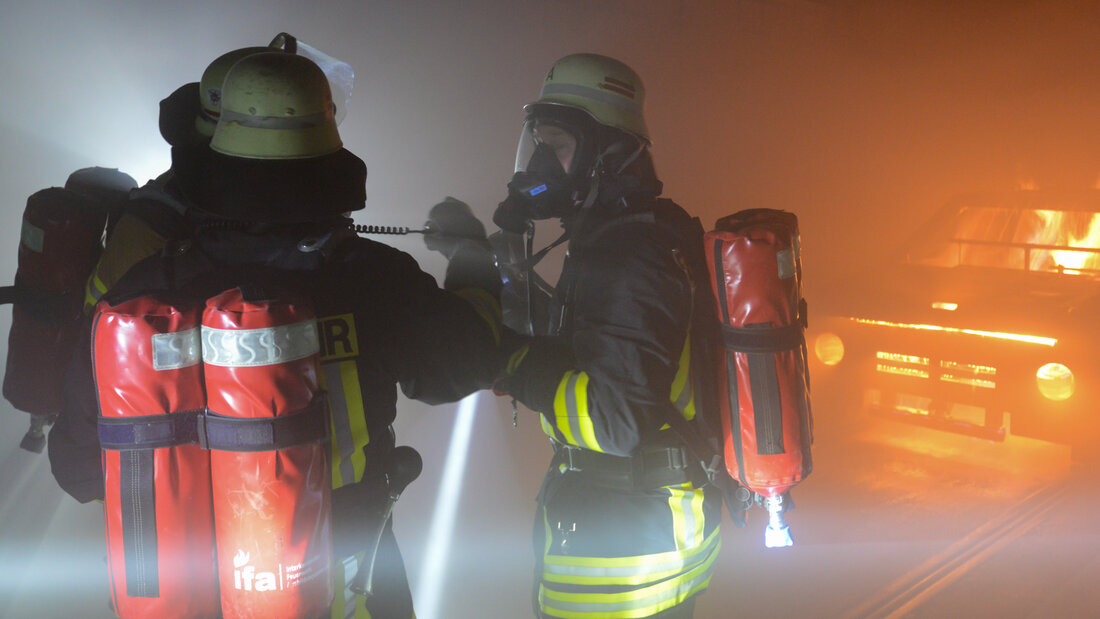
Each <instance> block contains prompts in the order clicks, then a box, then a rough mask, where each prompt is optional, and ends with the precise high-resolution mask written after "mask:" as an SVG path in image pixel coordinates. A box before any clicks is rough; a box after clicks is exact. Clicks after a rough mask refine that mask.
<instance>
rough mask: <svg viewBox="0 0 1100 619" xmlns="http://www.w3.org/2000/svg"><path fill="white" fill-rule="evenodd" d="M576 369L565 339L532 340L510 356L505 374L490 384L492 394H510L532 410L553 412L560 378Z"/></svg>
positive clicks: (574, 360)
mask: <svg viewBox="0 0 1100 619" xmlns="http://www.w3.org/2000/svg"><path fill="white" fill-rule="evenodd" d="M576 367H577V361H576V358H575V357H574V356H573V346H572V345H571V344H570V342H569V340H568V339H566V338H562V337H550V336H541V337H533V338H530V339H529V340H528V343H527V345H525V346H524V347H522V348H520V349H518V350H517V351H516V352H515V353H513V354H512V358H511V359H510V360H509V362H508V368H507V370H506V375H505V376H504V377H503V378H501V379H500V380H498V381H497V382H496V383H494V384H493V392H494V393H496V394H497V395H510V396H512V397H513V398H515V399H516V400H518V401H519V402H521V403H523V405H524V406H526V407H527V408H529V409H531V410H534V411H545V412H552V411H553V410H554V395H555V394H556V393H557V391H558V384H559V383H561V379H562V376H564V375H565V373H566V372H568V371H569V370H575V369H576Z"/></svg>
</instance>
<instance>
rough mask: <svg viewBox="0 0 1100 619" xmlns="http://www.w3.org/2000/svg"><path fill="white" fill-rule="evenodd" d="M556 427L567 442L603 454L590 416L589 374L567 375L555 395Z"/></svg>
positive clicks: (570, 372) (574, 373) (559, 384)
mask: <svg viewBox="0 0 1100 619" xmlns="http://www.w3.org/2000/svg"><path fill="white" fill-rule="evenodd" d="M554 425H555V426H556V427H557V428H558V429H559V430H561V433H562V436H563V438H565V442H566V443H568V444H570V445H577V446H578V447H584V448H586V449H591V450H592V451H598V452H601V453H602V452H603V449H602V448H600V444H599V442H597V441H596V430H595V427H594V426H593V424H592V418H591V417H590V416H589V415H588V374H586V373H585V372H574V371H572V370H570V371H568V372H566V373H565V376H563V377H562V380H561V382H560V383H558V391H557V393H556V394H555V395H554Z"/></svg>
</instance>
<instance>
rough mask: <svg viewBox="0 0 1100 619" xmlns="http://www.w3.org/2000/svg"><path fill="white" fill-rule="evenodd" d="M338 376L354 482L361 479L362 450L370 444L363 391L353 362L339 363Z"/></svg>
mask: <svg viewBox="0 0 1100 619" xmlns="http://www.w3.org/2000/svg"><path fill="white" fill-rule="evenodd" d="M340 376H341V378H342V379H343V380H342V382H343V383H344V397H345V398H346V401H347V410H348V422H349V425H350V426H351V438H352V444H353V445H354V446H355V450H354V451H352V452H351V464H352V466H353V467H355V481H357V482H358V481H359V480H361V479H363V470H364V469H365V468H366V466H367V456H366V454H364V453H363V448H364V447H366V445H367V443H369V442H370V434H369V433H368V432H367V417H366V413H365V412H364V411H363V390H362V389H361V388H360V386H359V371H358V368H357V367H356V365H355V362H354V361H341V362H340Z"/></svg>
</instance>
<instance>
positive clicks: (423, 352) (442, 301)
mask: <svg viewBox="0 0 1100 619" xmlns="http://www.w3.org/2000/svg"><path fill="white" fill-rule="evenodd" d="M364 250H365V251H367V252H368V254H369V255H365V256H364V257H363V258H364V259H365V260H367V261H368V263H369V264H372V265H373V266H372V270H373V272H374V273H375V276H373V277H368V278H363V279H361V280H359V281H360V285H359V286H358V290H357V291H356V292H355V294H356V295H357V296H358V297H359V298H360V299H361V300H362V303H363V304H365V305H367V306H370V309H369V310H368V311H369V314H370V315H372V316H374V317H375V318H374V319H375V320H379V321H381V322H382V323H383V324H385V325H387V328H385V329H380V330H375V332H376V333H377V337H379V338H381V339H382V341H381V342H380V346H379V348H378V349H379V350H380V351H382V352H383V354H384V356H385V357H386V358H385V359H383V360H382V363H384V364H385V365H386V366H387V367H388V368H389V373H390V374H391V376H392V377H393V378H394V379H395V380H396V381H397V382H398V383H400V385H401V389H402V391H403V392H404V393H405V395H406V396H408V397H409V398H413V399H417V400H421V401H424V402H427V403H429V404H438V403H442V402H453V401H456V400H459V399H461V398H463V397H464V396H466V395H468V394H470V393H472V392H474V391H477V390H479V389H485V388H488V387H490V386H492V384H493V381H494V380H495V379H496V378H497V377H498V376H499V375H500V374H501V372H502V371H503V368H504V364H505V360H506V359H505V353H504V351H503V350H502V348H501V345H500V335H501V325H500V305H499V301H498V300H497V298H496V297H495V296H494V295H493V294H492V293H490V292H489V291H486V290H483V289H479V288H466V289H463V290H459V291H456V292H450V291H447V290H443V289H441V288H440V287H439V286H438V285H437V283H436V281H435V279H434V278H433V277H432V276H431V275H429V274H427V273H425V272H424V271H422V270H421V269H420V267H419V266H418V265H417V264H416V261H415V260H413V258H412V257H411V256H409V255H408V254H406V253H404V252H401V251H398V250H396V249H393V248H390V247H387V246H384V245H381V244H374V245H373V246H372V247H364ZM383 265H384V267H383ZM380 267H382V269H381V270H384V273H380V272H379V271H380Z"/></svg>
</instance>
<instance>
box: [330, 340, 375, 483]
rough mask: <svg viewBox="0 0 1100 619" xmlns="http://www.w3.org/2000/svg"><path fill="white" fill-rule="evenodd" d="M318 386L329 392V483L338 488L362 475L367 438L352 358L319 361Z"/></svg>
mask: <svg viewBox="0 0 1100 619" xmlns="http://www.w3.org/2000/svg"><path fill="white" fill-rule="evenodd" d="M321 386H322V388H324V389H325V391H326V393H327V395H328V398H327V399H328V407H329V413H330V415H329V418H330V419H331V428H332V441H330V442H331V443H332V460H331V461H332V487H333V488H340V487H342V486H344V485H345V484H350V483H354V482H356V481H359V480H360V479H362V478H363V469H364V467H365V466H366V456H365V455H364V454H363V447H364V446H365V445H366V444H367V443H369V442H370V436H369V435H368V433H367V428H366V420H365V419H364V416H363V394H362V390H361V389H360V387H359V373H358V372H357V371H356V365H355V361H353V360H348V361H341V362H339V363H326V364H322V365H321Z"/></svg>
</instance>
